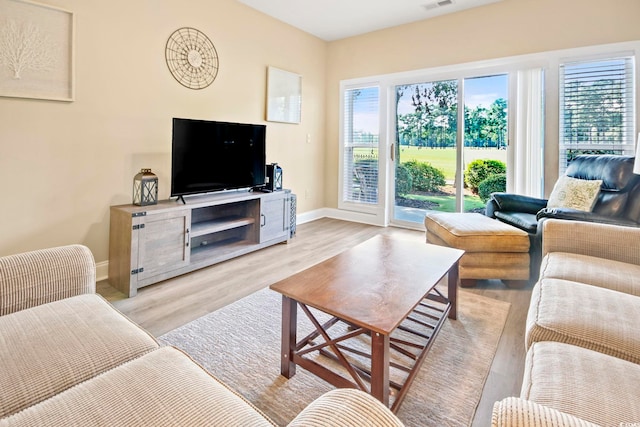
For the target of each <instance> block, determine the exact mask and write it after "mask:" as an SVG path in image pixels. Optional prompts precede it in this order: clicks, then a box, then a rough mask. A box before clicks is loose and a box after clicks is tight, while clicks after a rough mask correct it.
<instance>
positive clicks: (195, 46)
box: [165, 27, 218, 89]
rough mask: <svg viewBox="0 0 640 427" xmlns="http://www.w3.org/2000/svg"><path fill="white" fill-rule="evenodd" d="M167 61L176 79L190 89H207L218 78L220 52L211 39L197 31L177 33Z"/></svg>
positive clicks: (181, 30)
mask: <svg viewBox="0 0 640 427" xmlns="http://www.w3.org/2000/svg"><path fill="white" fill-rule="evenodd" d="M165 58H166V60H167V66H168V67H169V71H171V74H172V75H173V77H174V78H175V79H176V80H177V81H178V83H180V84H181V85H182V86H184V87H188V88H189V89H204V88H206V87H207V86H209V85H210V84H211V83H213V81H214V80H215V79H216V76H217V75H218V52H216V48H215V47H214V46H213V43H211V40H209V38H208V37H207V36H206V35H205V34H203V33H202V32H200V31H198V30H196V29H195V28H189V27H184V28H179V29H177V30H176V31H174V33H173V34H171V36H169V40H167V47H166V49H165Z"/></svg>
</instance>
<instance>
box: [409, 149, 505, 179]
mask: <svg viewBox="0 0 640 427" xmlns="http://www.w3.org/2000/svg"><path fill="white" fill-rule="evenodd" d="M476 159H493V160H502V161H503V162H504V163H505V164H506V163H507V150H497V149H492V148H484V149H477V148H474V149H472V148H465V149H464V152H463V163H464V164H465V165H467V164H469V163H470V162H472V161H474V160H476ZM410 160H417V161H419V162H427V163H430V164H431V166H433V167H435V168H437V169H440V170H441V171H442V172H443V173H444V176H445V178H446V179H447V180H448V181H451V182H453V180H454V179H455V176H456V149H455V148H420V147H407V146H401V147H400V163H405V162H408V161H410Z"/></svg>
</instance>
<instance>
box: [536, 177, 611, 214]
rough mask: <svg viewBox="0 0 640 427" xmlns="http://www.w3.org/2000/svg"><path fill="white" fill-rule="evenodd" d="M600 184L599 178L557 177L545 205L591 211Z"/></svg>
mask: <svg viewBox="0 0 640 427" xmlns="http://www.w3.org/2000/svg"><path fill="white" fill-rule="evenodd" d="M601 186H602V180H601V179H593V180H587V179H577V178H572V177H570V176H566V175H564V176H562V177H560V178H559V179H558V182H556V185H555V186H554V187H553V191H552V192H551V195H550V196H549V201H548V202H547V207H548V208H571V209H576V210H579V211H585V212H591V210H592V209H593V207H594V206H595V204H596V200H597V199H598V194H599V193H600V187H601Z"/></svg>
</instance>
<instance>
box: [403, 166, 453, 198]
mask: <svg viewBox="0 0 640 427" xmlns="http://www.w3.org/2000/svg"><path fill="white" fill-rule="evenodd" d="M404 166H405V167H406V168H407V169H408V170H409V173H410V174H411V177H412V178H413V189H414V190H417V191H424V192H431V191H439V190H440V187H443V186H444V185H445V184H446V183H447V182H446V180H445V178H444V173H443V172H442V171H441V170H440V169H436V168H435V167H433V166H431V164H429V163H426V162H418V161H416V160H410V161H408V162H406V163H405V164H404Z"/></svg>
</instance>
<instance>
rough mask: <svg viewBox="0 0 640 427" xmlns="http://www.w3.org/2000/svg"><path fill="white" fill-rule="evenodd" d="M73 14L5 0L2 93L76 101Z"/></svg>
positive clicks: (0, 30)
mask: <svg viewBox="0 0 640 427" xmlns="http://www.w3.org/2000/svg"><path fill="white" fill-rule="evenodd" d="M73 42H74V18H73V13H71V12H68V11H66V10H62V9H59V8H56V7H52V6H48V5H44V4H40V3H33V2H29V1H24V0H0V96H7V97H15V98H34V99H49V100H55V101H73V98H74V86H73V77H74V58H73V47H74V46H73V44H74V43H73Z"/></svg>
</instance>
